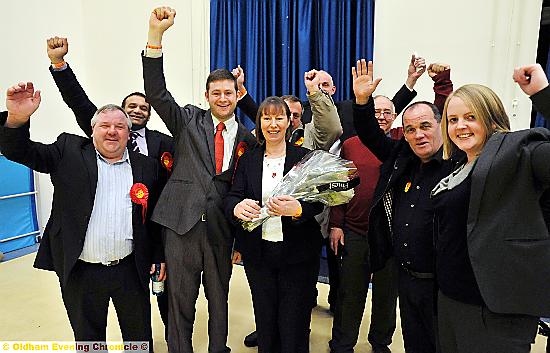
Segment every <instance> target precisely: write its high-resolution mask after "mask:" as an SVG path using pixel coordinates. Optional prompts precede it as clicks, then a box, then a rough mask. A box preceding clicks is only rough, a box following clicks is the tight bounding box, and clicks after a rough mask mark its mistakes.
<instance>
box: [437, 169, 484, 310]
mask: <svg viewBox="0 0 550 353" xmlns="http://www.w3.org/2000/svg"><path fill="white" fill-rule="evenodd" d="M471 182H472V178H471V176H468V177H467V178H466V179H464V181H463V182H462V183H460V184H459V185H457V186H455V187H454V188H453V189H451V190H447V191H444V192H441V193H439V194H437V195H436V196H434V198H433V204H434V208H435V215H436V218H435V219H436V225H437V227H436V230H437V232H436V278H437V284H438V285H439V289H440V290H441V292H442V293H443V294H445V295H446V296H448V297H449V298H452V299H454V300H457V301H459V302H462V303H466V304H472V305H484V302H483V298H482V297H481V293H480V292H479V286H478V285H477V281H476V279H475V276H474V271H473V269H472V264H471V262H470V256H469V254H468V244H467V241H466V233H467V230H466V224H467V221H468V205H469V203H470V189H471Z"/></svg>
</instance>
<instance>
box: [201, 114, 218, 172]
mask: <svg viewBox="0 0 550 353" xmlns="http://www.w3.org/2000/svg"><path fill="white" fill-rule="evenodd" d="M202 124H203V126H202V128H203V131H204V138H205V139H206V144H207V146H208V155H209V156H210V160H207V159H206V160H204V162H205V165H206V168H208V171H209V172H210V173H212V175H215V174H216V167H215V166H216V159H215V157H214V121H213V120H212V113H211V112H210V110H208V111H207V112H206V114H205V115H204V119H202Z"/></svg>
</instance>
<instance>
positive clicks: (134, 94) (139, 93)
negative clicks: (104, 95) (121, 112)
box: [120, 92, 151, 115]
mask: <svg viewBox="0 0 550 353" xmlns="http://www.w3.org/2000/svg"><path fill="white" fill-rule="evenodd" d="M133 96H138V97H141V98H143V99H145V102H146V103H147V112H148V113H149V115H151V104H150V103H149V102H147V97H146V96H145V94H143V93H141V92H132V93H130V94H129V95H127V96H126V97H124V99H123V100H122V104H121V105H120V106H121V107H122V108H126V100H127V99H128V98H130V97H133Z"/></svg>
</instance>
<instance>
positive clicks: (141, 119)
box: [123, 95, 151, 130]
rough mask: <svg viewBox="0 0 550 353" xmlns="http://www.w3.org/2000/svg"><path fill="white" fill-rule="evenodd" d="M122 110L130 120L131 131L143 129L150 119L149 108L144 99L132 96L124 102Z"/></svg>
mask: <svg viewBox="0 0 550 353" xmlns="http://www.w3.org/2000/svg"><path fill="white" fill-rule="evenodd" d="M123 108H124V110H125V111H126V114H128V116H129V117H130V119H131V120H132V130H139V129H141V128H144V127H145V126H146V125H147V122H148V121H149V118H150V117H151V106H150V105H149V103H147V102H146V101H145V98H144V97H141V96H137V95H133V96H129V97H127V98H126V99H125V100H124V106H123Z"/></svg>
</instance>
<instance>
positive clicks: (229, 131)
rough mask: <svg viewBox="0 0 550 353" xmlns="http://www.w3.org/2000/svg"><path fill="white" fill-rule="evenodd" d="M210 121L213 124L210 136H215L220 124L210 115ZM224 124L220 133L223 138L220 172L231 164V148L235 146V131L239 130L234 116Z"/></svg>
mask: <svg viewBox="0 0 550 353" xmlns="http://www.w3.org/2000/svg"><path fill="white" fill-rule="evenodd" d="M212 121H213V122H214V126H213V130H212V131H213V132H212V134H213V135H215V134H216V126H218V124H219V123H220V120H219V119H218V118H216V117H215V116H214V115H213V114H212ZM223 123H224V124H225V130H223V131H222V136H223V166H222V172H224V171H226V170H227V169H229V163H230V162H231V156H232V155H233V147H234V146H235V139H236V138H237V130H239V124H238V123H237V120H236V119H235V115H233V116H232V117H231V118H229V119H227V120H226V121H224V122H223Z"/></svg>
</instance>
